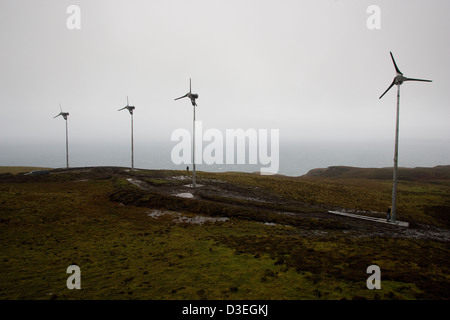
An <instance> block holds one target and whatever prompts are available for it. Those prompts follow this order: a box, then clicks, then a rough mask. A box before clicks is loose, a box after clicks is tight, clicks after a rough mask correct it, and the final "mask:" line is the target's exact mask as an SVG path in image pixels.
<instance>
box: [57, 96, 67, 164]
mask: <svg viewBox="0 0 450 320" xmlns="http://www.w3.org/2000/svg"><path fill="white" fill-rule="evenodd" d="M59 109H60V110H61V112H60V113H59V114H58V115H56V116H54V117H53V119H54V118H56V117H59V116H62V117H63V118H64V120H66V168H69V131H68V129H67V116H68V115H69V113H68V112H63V111H62V107H61V104H59Z"/></svg>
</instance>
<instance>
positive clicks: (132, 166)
mask: <svg viewBox="0 0 450 320" xmlns="http://www.w3.org/2000/svg"><path fill="white" fill-rule="evenodd" d="M124 109H127V110H128V111H129V112H130V115H131V170H134V146H133V110H134V109H135V108H134V106H130V104H129V103H128V96H127V105H126V106H125V107H123V108H122V109H119V110H118V111H121V110H124Z"/></svg>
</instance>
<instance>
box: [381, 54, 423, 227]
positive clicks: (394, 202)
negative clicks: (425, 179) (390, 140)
mask: <svg viewBox="0 0 450 320" xmlns="http://www.w3.org/2000/svg"><path fill="white" fill-rule="evenodd" d="M390 54H391V58H392V62H393V63H394V67H395V71H396V72H397V75H396V76H395V78H394V80H393V81H392V83H391V85H390V86H389V88H387V89H386V91H385V92H384V93H383V94H382V95H381V96H380V98H379V99H381V98H382V97H383V96H384V95H385V94H386V92H388V91H389V90H390V89H391V88H392V86H393V85H394V84H395V85H397V119H396V123H395V149H394V170H393V171H394V173H393V184H392V209H391V215H392V216H391V222H392V223H396V222H397V169H398V132H399V112H400V85H402V83H403V82H404V81H423V82H431V80H424V79H414V78H407V77H405V76H403V73H402V72H401V71H400V70H399V69H398V67H397V64H396V63H395V60H394V56H393V55H392V52H390Z"/></svg>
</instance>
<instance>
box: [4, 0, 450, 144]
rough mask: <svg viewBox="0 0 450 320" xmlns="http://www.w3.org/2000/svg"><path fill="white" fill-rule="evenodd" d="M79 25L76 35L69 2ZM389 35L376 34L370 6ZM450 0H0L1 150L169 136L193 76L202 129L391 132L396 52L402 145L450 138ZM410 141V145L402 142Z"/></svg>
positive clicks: (384, 135) (181, 124)
mask: <svg viewBox="0 0 450 320" xmlns="http://www.w3.org/2000/svg"><path fill="white" fill-rule="evenodd" d="M72 4H75V5H78V6H79V7H80V9H81V30H69V29H67V27H66V20H67V18H68V17H69V14H67V13H66V9H67V7H68V6H69V5H72ZM372 4H376V5H378V6H379V7H380V9H381V29H380V30H369V29H368V28H367V26H366V20H367V19H368V17H369V16H370V14H368V13H367V12H366V10H367V7H368V6H369V5H372ZM449 12H450V2H449V1H448V0H442V1H422V0H421V1H410V0H408V1H360V0H354V1H337V0H336V1H335V0H329V1H325V0H323V1H312V0H311V1H299V0H295V1H294V0H292V1H287V0H281V1H274V0H270V1H261V0H257V1H256V0H255V1H247V0H244V1H242V0H239V1H234V0H232V1H230V0H227V1H219V0H215V1H211V0H199V1H111V0H108V1H106V0H104V1H99V0H89V1H75V0H73V1H61V0H54V1H50V0H42V1H31V0H27V1H24V0H0V43H1V50H0V101H1V109H0V110H1V111H0V137H1V138H0V147H1V146H2V145H6V144H14V143H24V142H32V143H34V144H39V143H43V142H45V143H57V144H61V143H62V139H63V137H64V136H63V135H64V121H63V120H62V119H60V118H58V119H53V116H55V115H56V114H58V113H59V106H58V104H59V103H61V104H62V106H63V109H64V111H68V112H70V116H69V131H70V139H71V141H74V142H78V143H83V142H93V141H94V142H98V143H101V142H104V141H109V142H111V141H117V143H127V142H128V141H129V115H128V113H126V112H124V111H122V112H117V109H119V108H121V107H123V106H125V104H126V96H127V95H128V96H129V99H130V104H131V105H134V106H136V111H135V137H136V139H139V140H140V141H141V142H142V141H147V140H148V141H149V142H150V141H154V140H158V141H163V142H164V141H167V143H171V142H170V135H171V133H172V131H173V130H175V129H177V128H187V129H189V130H190V129H191V126H192V124H191V120H192V106H191V105H190V102H189V101H188V100H179V101H174V98H176V97H179V96H181V95H184V94H185V93H186V92H187V91H188V90H189V78H190V77H191V78H192V86H193V92H195V93H198V94H199V99H198V100H197V103H198V109H197V120H202V121H203V127H204V129H208V128H218V129H220V130H225V129H226V128H243V129H248V128H255V129H258V128H266V129H271V128H274V129H280V139H281V140H282V141H293V142H297V141H311V140H314V139H319V140H325V141H352V140H359V141H360V140H367V141H373V140H384V139H392V140H393V138H394V122H395V103H396V96H395V94H396V88H393V89H392V90H391V91H390V92H389V93H388V94H386V95H385V96H384V97H383V99H381V100H379V99H378V97H379V96H380V95H381V94H382V93H383V92H384V90H385V89H386V88H387V87H388V86H389V84H390V83H391V82H392V79H393V78H394V76H395V70H394V67H393V65H392V62H391V58H390V56H389V51H392V52H393V54H394V57H395V59H396V62H397V65H398V67H399V68H400V70H401V71H402V72H403V73H404V75H405V76H407V77H408V76H409V77H415V78H425V79H432V80H433V82H432V83H419V82H410V83H405V84H404V85H402V88H401V89H402V90H401V107H400V108H401V110H400V139H401V140H402V139H422V140H436V139H443V140H446V141H450V126H449V125H448V124H449V123H448V122H449V119H450V107H449V101H450V90H449V89H450V77H449V71H450V63H449V61H448V59H449V57H450V45H449V41H448V34H449V31H450V19H449V16H448V15H449ZM401 140H400V141H401Z"/></svg>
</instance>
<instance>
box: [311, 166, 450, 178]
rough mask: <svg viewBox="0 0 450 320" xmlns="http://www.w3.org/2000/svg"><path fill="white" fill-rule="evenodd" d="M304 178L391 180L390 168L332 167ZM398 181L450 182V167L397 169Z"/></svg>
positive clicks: (315, 171) (313, 172)
mask: <svg viewBox="0 0 450 320" xmlns="http://www.w3.org/2000/svg"><path fill="white" fill-rule="evenodd" d="M305 176H307V177H322V178H337V179H344V178H354V179H380V180H389V179H390V180H392V168H356V167H346V166H332V167H328V168H320V169H313V170H310V171H309V172H308V173H307V174H306V175H305ZM398 179H399V180H406V181H430V180H450V166H436V167H433V168H423V167H417V168H398Z"/></svg>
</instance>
